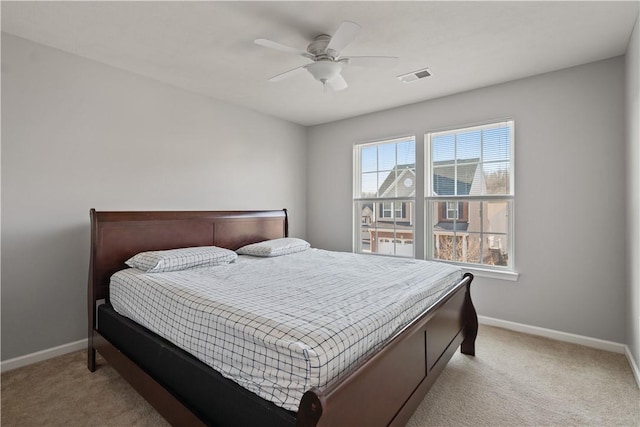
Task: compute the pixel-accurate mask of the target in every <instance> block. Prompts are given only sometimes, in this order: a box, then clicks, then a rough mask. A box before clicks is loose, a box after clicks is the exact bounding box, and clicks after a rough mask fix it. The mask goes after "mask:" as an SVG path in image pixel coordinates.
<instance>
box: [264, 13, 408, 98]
mask: <svg viewBox="0 0 640 427" xmlns="http://www.w3.org/2000/svg"><path fill="white" fill-rule="evenodd" d="M360 29H361V27H360V25H358V24H356V23H355V22H351V21H344V22H342V24H340V26H339V27H338V29H337V30H336V32H335V34H334V35H333V36H330V35H327V34H320V35H319V36H317V37H316V38H315V39H314V40H313V41H312V42H311V43H310V44H309V46H307V50H306V51H303V50H300V49H297V48H295V47H290V46H286V45H283V44H281V43H278V42H274V41H272V40H267V39H256V40H254V42H255V43H256V44H258V45H260V46H264V47H268V48H271V49H276V50H279V51H282V52H288V53H293V54H294V55H299V56H302V57H304V58H307V59H310V60H311V61H312V62H311V63H310V64H306V65H302V66H300V67H296V68H294V69H292V70H289V71H285V72H284V73H280V74H278V75H276V76H273V77H271V78H270V79H269V81H270V82H277V81H280V80H284V79H286V78H289V77H291V76H293V75H295V74H298V73H300V72H302V71H304V70H306V71H308V72H309V73H311V75H312V76H313V77H314V78H315V79H316V80H318V81H319V82H320V83H322V85H323V86H324V88H325V90H326V87H327V85H329V86H330V87H331V88H332V89H333V90H336V91H338V90H343V89H346V88H347V86H348V85H347V82H346V80H345V79H344V77H342V74H340V72H341V71H342V68H343V67H344V66H346V65H355V66H362V67H390V66H393V65H394V64H395V63H396V62H397V60H398V58H397V57H395V56H340V52H341V51H342V49H344V48H345V47H346V46H347V45H348V44H349V43H351V42H352V41H353V40H354V39H355V38H356V36H357V35H358V33H359V32H360Z"/></svg>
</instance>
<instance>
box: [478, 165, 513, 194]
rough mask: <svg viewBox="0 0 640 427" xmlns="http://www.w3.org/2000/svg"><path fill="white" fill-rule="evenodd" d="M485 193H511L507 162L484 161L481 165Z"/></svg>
mask: <svg viewBox="0 0 640 427" xmlns="http://www.w3.org/2000/svg"><path fill="white" fill-rule="evenodd" d="M482 172H483V174H484V180H485V186H486V193H485V194H511V188H510V183H511V177H510V176H509V174H510V163H509V162H494V163H485V164H483V165H482Z"/></svg>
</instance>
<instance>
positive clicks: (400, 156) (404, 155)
mask: <svg viewBox="0 0 640 427" xmlns="http://www.w3.org/2000/svg"><path fill="white" fill-rule="evenodd" d="M397 164H398V165H407V166H409V167H410V168H414V169H415V167H416V142H415V141H414V140H413V139H411V140H409V141H404V142H399V143H398V144H397Z"/></svg>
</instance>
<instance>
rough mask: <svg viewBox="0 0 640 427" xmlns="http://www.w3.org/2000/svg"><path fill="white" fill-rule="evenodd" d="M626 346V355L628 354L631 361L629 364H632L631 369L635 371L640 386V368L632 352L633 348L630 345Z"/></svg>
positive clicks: (639, 386)
mask: <svg viewBox="0 0 640 427" xmlns="http://www.w3.org/2000/svg"><path fill="white" fill-rule="evenodd" d="M624 348H625V352H624V354H625V356H627V360H628V361H629V365H630V366H631V370H632V371H633V376H634V377H635V378H636V383H637V384H638V388H640V368H638V364H637V363H636V361H635V359H634V358H633V355H632V354H631V350H630V349H629V346H626V345H625V346H624Z"/></svg>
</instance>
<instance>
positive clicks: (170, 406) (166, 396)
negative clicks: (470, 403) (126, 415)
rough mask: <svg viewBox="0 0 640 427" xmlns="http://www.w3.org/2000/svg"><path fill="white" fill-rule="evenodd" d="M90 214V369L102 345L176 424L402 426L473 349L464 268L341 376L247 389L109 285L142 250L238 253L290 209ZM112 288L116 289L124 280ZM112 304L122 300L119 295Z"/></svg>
mask: <svg viewBox="0 0 640 427" xmlns="http://www.w3.org/2000/svg"><path fill="white" fill-rule="evenodd" d="M90 217H91V254H90V268H89V270H90V272H89V288H88V316H89V322H88V323H89V325H88V368H89V370H90V371H95V369H96V367H97V366H96V352H98V353H100V354H101V356H102V357H103V358H104V359H105V360H106V361H107V362H108V363H109V364H110V365H112V366H113V367H114V368H115V369H116V370H117V371H118V372H119V373H120V374H121V375H122V376H123V378H125V379H126V380H127V381H128V382H129V383H130V384H131V385H132V386H133V387H134V388H135V389H136V390H137V391H138V392H139V393H140V394H141V395H142V396H143V397H145V399H147V401H149V402H150V403H151V404H152V405H153V406H154V407H155V408H156V409H157V410H158V411H159V413H160V414H161V415H163V416H164V417H165V418H166V419H167V420H168V421H169V422H170V423H171V424H172V425H180V426H186V425H194V426H195V425H261V426H265V425H273V426H285V425H292V426H293V425H298V426H344V425H371V426H375V425H404V424H405V423H406V422H407V420H408V419H409V418H410V417H411V415H412V413H413V411H414V410H415V409H416V407H417V406H418V405H419V403H420V402H421V401H422V399H423V398H424V396H425V395H426V393H427V392H428V390H429V389H430V387H431V386H432V385H433V383H434V382H435V380H436V379H437V377H438V375H439V374H440V372H441V371H442V370H443V369H444V367H445V366H446V363H447V362H448V360H449V359H450V358H451V356H452V355H453V354H454V352H455V351H456V350H457V348H458V347H460V348H461V351H462V352H463V353H465V354H470V355H473V354H474V342H475V337H476V334H477V317H476V313H475V309H474V307H473V304H472V301H471V297H470V284H471V281H472V279H473V277H472V276H471V275H470V274H464V275H463V276H462V275H461V276H460V278H459V279H456V280H455V283H453V284H452V285H450V286H449V285H448V286H446V287H445V288H443V290H442V292H438V294H437V295H434V296H433V297H432V299H431V300H429V301H430V302H429V303H428V304H426V305H425V306H424V307H420V308H419V309H418V311H416V312H415V314H412V315H411V317H410V319H409V320H408V321H403V322H402V323H400V326H399V327H398V328H395V327H393V333H391V334H390V335H389V336H387V337H385V338H384V339H382V340H381V342H380V343H379V344H377V345H376V346H375V348H373V349H372V350H369V351H366V352H364V353H363V354H362V355H361V356H359V357H357V358H356V359H355V360H354V361H351V362H349V363H348V364H347V365H346V368H341V370H340V372H339V374H337V375H333V376H329V377H327V378H328V380H327V381H326V382H320V383H318V384H319V385H318V386H311V387H309V389H307V390H304V392H302V391H299V392H298V393H300V394H301V398H295V399H293V400H291V401H289V402H288V403H287V404H283V403H282V402H279V403H278V404H276V403H274V401H273V399H267V398H265V397H264V396H261V395H260V393H259V390H258V392H257V391H256V390H251V391H250V390H248V388H250V387H246V388H245V387H242V386H240V385H239V383H238V381H234V380H232V379H230V378H229V375H228V372H226V371H225V369H224V367H221V368H217V366H216V368H217V369H213V368H212V367H211V366H212V365H211V363H209V362H207V363H205V362H203V360H201V358H196V357H194V356H193V355H192V353H190V352H187V351H185V349H184V347H185V346H184V345H182V344H181V343H174V342H171V341H169V340H167V339H166V338H164V337H163V336H160V333H156V332H152V331H151V329H150V328H147V327H146V326H143V324H144V321H142V320H140V323H137V322H136V321H134V320H132V319H131V318H130V317H128V316H123V315H122V314H121V313H119V312H118V311H116V310H115V309H114V307H113V305H112V301H111V297H110V289H109V287H110V284H111V278H112V276H113V277H114V278H115V277H117V276H118V275H120V276H126V275H127V274H128V275H131V273H129V272H128V270H127V265H126V264H125V261H127V260H128V259H129V258H131V257H132V256H133V255H135V254H138V253H140V252H144V251H158V250H167V249H175V248H190V247H206V246H217V247H221V248H226V249H230V250H232V251H235V250H237V249H239V248H241V247H243V246H245V245H247V244H251V243H256V242H263V241H268V240H271V239H280V238H284V237H287V236H288V215H287V211H286V210H278V211H176V212H168V211H167V212H97V211H95V210H93V209H92V210H91V212H90ZM314 251H315V250H314ZM317 253H318V254H319V255H320V256H324V257H331V256H332V255H331V253H326V252H324V251H317ZM311 255H312V253H311V250H309V251H306V252H303V253H300V254H295V255H294V256H296V257H298V258H296V260H295V263H297V264H301V263H304V262H307V261H306V258H308V257H311ZM314 256H315V255H314ZM347 256H349V255H347ZM353 256H355V255H353ZM249 258H251V257H249ZM366 258H367V259H374V257H366ZM376 258H377V257H376ZM282 259H285V257H283V258H282ZM269 262H271V261H269ZM278 262H284V261H278ZM236 264H237V266H236ZM254 264H255V263H254V262H253V261H252V262H249V261H244V260H242V261H239V262H234V263H233V269H235V270H231V267H229V268H230V270H229V271H233V272H234V274H235V272H236V271H237V269H238V268H240V267H242V268H247V269H254V268H255V267H254ZM265 265H266V264H265ZM276 267H277V268H280V267H281V265H280V267H278V265H276ZM287 268H288V267H287ZM129 270H130V269H129ZM204 270H206V269H204ZM219 271H223V269H216V272H219ZM114 273H118V274H117V275H114ZM168 276H171V274H168ZM130 279H131V280H134V281H135V280H137V277H134V276H132V277H131V278H130ZM189 280H191V279H189ZM113 286H114V289H113V290H112V291H113V292H114V296H115V295H117V293H116V292H117V288H116V286H117V282H114V285H113ZM125 288H126V286H125ZM256 292H258V291H256ZM331 292H334V291H331ZM312 298H317V297H312ZM300 301H302V300H300ZM113 302H114V303H115V304H116V306H117V305H118V304H119V303H118V302H117V298H115V297H114V301H113ZM298 304H300V302H299V303H298ZM119 311H120V312H122V311H123V310H122V308H119ZM151 314H153V313H152V312H151ZM131 317H134V316H131ZM394 318H395V316H394ZM147 326H148V325H147ZM347 353H348V354H351V350H349V352H347ZM214 366H215V365H214ZM292 402H293V403H292ZM292 405H293V406H292Z"/></svg>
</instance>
